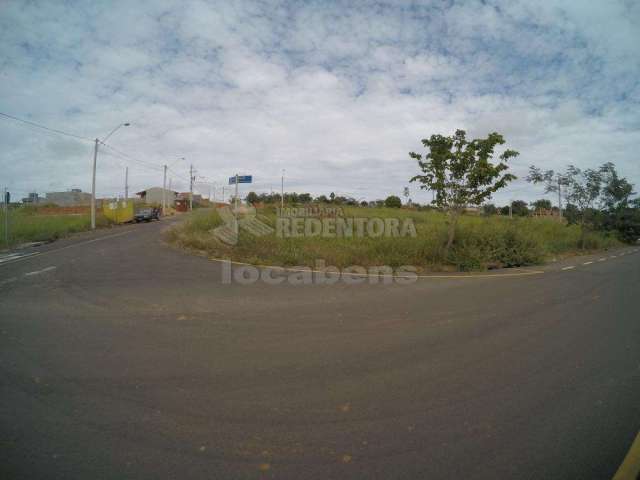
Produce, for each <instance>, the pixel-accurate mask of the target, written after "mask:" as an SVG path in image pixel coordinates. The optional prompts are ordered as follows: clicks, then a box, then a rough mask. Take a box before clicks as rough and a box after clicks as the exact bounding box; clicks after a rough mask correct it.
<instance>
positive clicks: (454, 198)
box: [409, 130, 518, 257]
mask: <svg viewBox="0 0 640 480" xmlns="http://www.w3.org/2000/svg"><path fill="white" fill-rule="evenodd" d="M504 143H505V140H504V138H503V137H502V135H500V134H499V133H496V132H494V133H490V134H489V135H488V136H487V138H476V139H474V140H471V141H469V140H467V138H466V132H465V131H464V130H456V133H455V134H454V135H453V136H451V137H445V136H443V135H432V136H431V137H430V138H428V139H423V140H422V144H423V145H424V147H425V148H427V149H428V153H427V154H425V155H422V154H419V153H415V152H410V153H409V156H410V157H411V158H413V159H415V160H417V161H418V166H419V167H420V170H422V174H420V175H416V176H414V177H413V178H412V179H411V180H410V181H411V182H416V181H417V182H420V183H421V184H422V185H421V186H420V188H422V189H425V190H431V191H434V192H435V194H436V195H435V198H434V200H433V201H432V204H434V205H436V206H438V207H440V208H442V209H444V210H446V211H447V214H448V217H449V218H448V223H449V225H448V238H447V243H446V246H445V250H444V255H445V257H447V256H448V253H449V249H450V248H451V245H452V244H453V241H454V238H455V231H456V225H457V223H458V218H459V216H460V213H461V212H462V211H463V209H464V208H465V207H466V206H471V205H473V206H478V205H480V204H482V202H484V201H485V200H487V199H489V198H491V194H493V193H494V192H496V191H498V190H500V189H501V188H504V187H505V186H506V185H507V184H508V183H509V182H510V181H511V180H514V179H515V178H516V177H515V176H514V175H512V174H510V173H506V172H507V170H508V169H509V166H508V165H507V161H508V160H509V159H510V158H513V157H515V156H517V155H518V152H516V151H515V150H509V149H507V150H505V151H504V152H503V153H502V154H500V155H499V156H498V160H499V161H498V162H497V163H493V157H494V151H495V148H496V147H497V146H498V145H503V144H504Z"/></svg>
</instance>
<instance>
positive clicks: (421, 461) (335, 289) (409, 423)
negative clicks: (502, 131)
mask: <svg viewBox="0 0 640 480" xmlns="http://www.w3.org/2000/svg"><path fill="white" fill-rule="evenodd" d="M165 227H166V224H165V223H154V224H143V225H136V226H130V227H122V228H118V229H113V230H111V231H102V232H97V233H93V234H86V235H81V236H78V237H74V238H73V239H68V240H65V241H59V242H56V243H53V244H50V245H47V246H43V247H40V248H37V249H34V250H33V251H32V252H38V254H36V255H31V256H29V257H21V258H18V257H14V258H12V259H10V260H7V259H6V258H5V260H4V261H2V260H0V373H1V375H0V477H1V478H7V479H23V478H24V479H38V478H43V479H44V478H46V479H57V478H59V479H74V478H77V479H88V478H96V479H97V478H100V479H111V478H113V479H123V478H148V479H160V478H183V479H192V478H209V479H210V478H225V479H236V478H287V479H289V478H290V479H303V478H313V479H316V478H317V479H351V478H353V479H377V478H381V479H425V478H429V479H450V478H465V479H496V478H499V479H508V478H513V479H527V478H532V479H582V480H584V479H606V478H611V476H612V475H613V473H614V472H615V470H616V469H617V467H618V465H619V464H620V462H621V461H622V459H623V457H624V455H625V453H626V451H627V449H628V448H629V446H630V444H631V442H632V440H633V438H634V437H635V435H636V433H637V432H638V430H639V429H640V315H639V312H640V253H638V252H637V251H634V249H625V250H624V251H623V252H616V253H611V252H609V253H607V254H606V255H597V256H593V257H583V258H574V259H572V260H568V261H565V262H564V263H557V264H554V265H552V266H549V267H545V268H544V269H543V270H544V271H545V272H544V273H541V274H536V275H530V276H521V277H478V278H431V279H420V280H419V281H418V282H416V283H414V284H410V285H397V284H393V285H369V284H361V285H345V284H337V285H301V286H293V285H290V284H287V283H285V284H282V285H279V286H271V285H265V284H264V283H260V282H259V283H256V284H252V285H240V284H237V283H231V284H224V283H222V282H221V275H222V268H221V265H220V264H219V263H216V262H212V261H208V260H206V259H204V258H200V257H197V256H191V255H187V254H184V253H182V252H179V251H176V250H172V249H170V248H168V247H166V246H164V245H163V244H162V242H161V235H160V233H161V230H162V229H163V228H165ZM619 253H624V255H620V254H619ZM614 255H615V257H614ZM611 257H614V258H611ZM600 259H604V260H602V261H598V260H600ZM589 262H593V263H589ZM568 267H574V268H568Z"/></svg>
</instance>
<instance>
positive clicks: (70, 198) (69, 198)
mask: <svg viewBox="0 0 640 480" xmlns="http://www.w3.org/2000/svg"><path fill="white" fill-rule="evenodd" d="M46 203H53V204H55V205H58V206H60V207H77V206H81V205H90V204H91V194H90V193H86V192H83V191H82V190H80V189H79V188H73V189H71V190H70V191H68V192H48V193H47V194H46Z"/></svg>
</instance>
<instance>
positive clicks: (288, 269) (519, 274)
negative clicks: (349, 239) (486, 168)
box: [207, 257, 545, 279]
mask: <svg viewBox="0 0 640 480" xmlns="http://www.w3.org/2000/svg"><path fill="white" fill-rule="evenodd" d="M207 259H208V260H210V261H212V262H218V263H222V262H228V263H230V264H231V265H238V266H246V267H254V268H264V269H269V270H279V271H285V272H310V273H326V272H324V271H322V270H314V269H312V268H311V267H309V268H308V269H306V268H305V269H300V268H294V267H281V266H278V265H258V264H253V263H247V262H237V261H234V260H229V259H228V258H215V257H207ZM543 273H545V272H544V271H543V270H526V271H523V272H505V273H494V274H491V273H469V274H459V275H438V274H435V275H415V277H414V276H413V275H412V276H411V277H406V276H403V275H382V274H380V275H378V274H372V273H354V272H341V275H349V276H353V277H365V278H369V277H376V278H379V277H393V278H425V279H428V278H434V279H444V278H446V279H469V278H501V277H526V276H530V275H541V274H543Z"/></svg>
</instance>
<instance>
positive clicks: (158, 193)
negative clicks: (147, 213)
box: [136, 187, 178, 207]
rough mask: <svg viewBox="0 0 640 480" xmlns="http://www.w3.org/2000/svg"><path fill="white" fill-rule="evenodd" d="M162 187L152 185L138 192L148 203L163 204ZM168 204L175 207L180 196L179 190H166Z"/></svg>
mask: <svg viewBox="0 0 640 480" xmlns="http://www.w3.org/2000/svg"><path fill="white" fill-rule="evenodd" d="M162 191H163V189H162V187H151V188H147V189H146V190H142V191H141V192H138V193H136V195H138V196H139V197H140V199H141V200H142V201H143V202H144V203H146V204H147V205H162ZM165 192H166V193H165V195H166V201H167V205H168V206H170V207H173V206H174V204H175V201H176V198H177V197H178V192H175V191H173V190H165Z"/></svg>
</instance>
